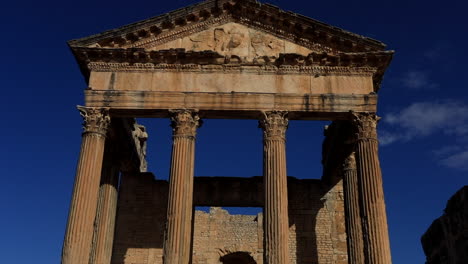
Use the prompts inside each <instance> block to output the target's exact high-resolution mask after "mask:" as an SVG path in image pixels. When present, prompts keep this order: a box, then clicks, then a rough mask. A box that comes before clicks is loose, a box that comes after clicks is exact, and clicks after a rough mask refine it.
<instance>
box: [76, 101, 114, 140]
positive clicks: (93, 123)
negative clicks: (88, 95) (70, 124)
mask: <svg viewBox="0 0 468 264" xmlns="http://www.w3.org/2000/svg"><path fill="white" fill-rule="evenodd" d="M77 108H78V110H79V111H80V114H81V116H82V117H83V121H84V122H83V130H84V133H97V134H100V135H102V136H104V137H105V136H106V134H107V129H108V128H109V125H110V120H111V118H110V116H109V108H98V107H84V106H77Z"/></svg>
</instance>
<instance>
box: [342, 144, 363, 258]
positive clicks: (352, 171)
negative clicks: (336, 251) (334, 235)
mask: <svg viewBox="0 0 468 264" xmlns="http://www.w3.org/2000/svg"><path fill="white" fill-rule="evenodd" d="M343 174H344V175H343V176H344V177H343V182H344V183H343V185H344V200H345V213H346V231H347V235H348V241H347V242H348V259H349V264H363V263H364V245H363V241H362V228H361V216H360V209H359V208H360V207H359V185H358V184H359V183H358V178H357V170H356V159H355V154H354V152H353V153H351V154H350V155H349V156H348V157H347V158H346V160H345V164H344V168H343Z"/></svg>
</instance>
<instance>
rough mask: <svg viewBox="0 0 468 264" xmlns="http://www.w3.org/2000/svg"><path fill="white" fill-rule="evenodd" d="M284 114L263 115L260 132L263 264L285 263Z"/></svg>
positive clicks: (286, 210)
mask: <svg viewBox="0 0 468 264" xmlns="http://www.w3.org/2000/svg"><path fill="white" fill-rule="evenodd" d="M286 115H287V112H277V111H274V112H267V113H264V118H263V119H262V120H260V127H261V128H262V129H263V178H264V186H265V187H264V188H265V207H264V214H265V216H264V230H265V231H264V235H265V238H264V244H265V246H264V251H265V253H264V254H265V256H264V259H265V264H285V263H289V257H288V250H289V246H288V233H289V221H288V217H289V215H288V187H287V172H286V147H285V142H286V138H285V135H286V129H287V127H288V119H287V118H286Z"/></svg>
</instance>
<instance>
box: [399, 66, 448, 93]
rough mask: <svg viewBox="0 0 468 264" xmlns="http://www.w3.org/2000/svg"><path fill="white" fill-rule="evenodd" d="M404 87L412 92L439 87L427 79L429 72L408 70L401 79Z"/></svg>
mask: <svg viewBox="0 0 468 264" xmlns="http://www.w3.org/2000/svg"><path fill="white" fill-rule="evenodd" d="M401 81H402V83H403V85H404V86H406V87H408V88H409V89H413V90H422V89H435V88H437V87H438V86H439V85H438V84H437V83H435V82H433V81H432V80H431V79H430V78H429V72H427V71H420V70H410V71H408V72H406V74H405V75H404V76H403V78H402V79H401Z"/></svg>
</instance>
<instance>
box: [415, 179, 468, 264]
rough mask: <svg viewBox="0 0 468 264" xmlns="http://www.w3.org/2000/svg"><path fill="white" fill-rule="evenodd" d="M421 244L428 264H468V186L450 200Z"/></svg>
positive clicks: (423, 237)
mask: <svg viewBox="0 0 468 264" xmlns="http://www.w3.org/2000/svg"><path fill="white" fill-rule="evenodd" d="M421 242H422V246H423V249H424V253H425V254H426V263H427V264H439V263H446V264H461V263H468V185H467V186H464V187H463V188H462V189H460V190H459V191H458V192H457V193H456V194H455V195H454V196H452V198H450V200H449V201H448V202H447V207H446V208H445V210H444V215H442V216H441V217H439V218H438V219H436V220H435V221H434V222H433V223H432V224H431V226H430V227H429V229H428V230H427V231H426V233H425V234H424V235H423V236H422V238H421Z"/></svg>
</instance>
